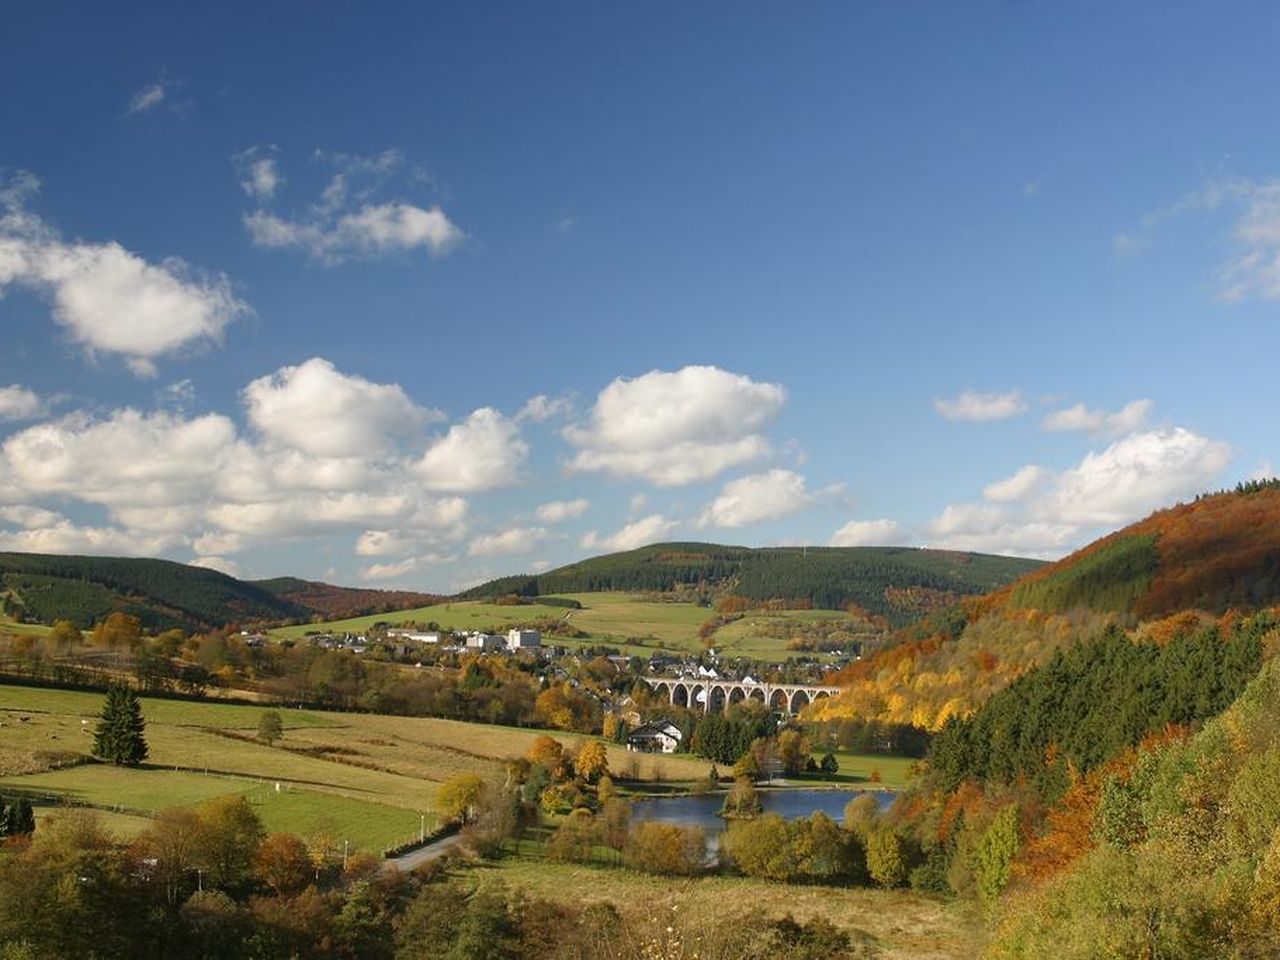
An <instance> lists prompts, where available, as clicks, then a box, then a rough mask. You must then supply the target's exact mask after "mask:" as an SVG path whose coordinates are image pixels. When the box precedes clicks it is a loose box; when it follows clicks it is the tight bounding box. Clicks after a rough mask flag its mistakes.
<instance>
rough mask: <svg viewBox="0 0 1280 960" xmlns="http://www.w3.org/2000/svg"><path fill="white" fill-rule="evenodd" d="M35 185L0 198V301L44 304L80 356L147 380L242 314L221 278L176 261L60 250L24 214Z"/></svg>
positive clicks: (109, 245)
mask: <svg viewBox="0 0 1280 960" xmlns="http://www.w3.org/2000/svg"><path fill="white" fill-rule="evenodd" d="M38 186H39V182H38V181H37V180H36V179H35V178H34V177H32V176H30V175H29V174H22V175H19V176H18V177H17V178H15V180H14V181H13V182H11V183H10V185H9V186H7V187H5V188H4V189H2V190H0V293H3V290H4V287H5V286H7V285H9V284H15V285H18V286H22V287H25V288H27V289H30V290H33V291H35V292H37V293H39V294H41V295H43V296H45V297H47V298H48V299H49V301H50V302H51V304H52V307H53V318H54V320H56V321H57V323H58V324H59V325H61V326H62V328H63V330H64V331H65V332H66V334H67V336H68V337H69V338H70V340H71V341H72V342H73V343H75V344H76V345H78V346H80V347H82V348H83V349H84V350H85V351H86V352H87V353H88V354H90V355H91V356H92V355H96V354H99V353H104V354H116V355H118V356H120V357H122V358H123V359H124V360H125V362H126V363H127V364H128V365H129V367H130V369H132V370H133V371H134V372H135V373H136V374H138V375H140V376H153V375H154V374H155V372H156V362H157V360H158V359H159V358H160V357H162V356H166V355H170V354H174V353H178V352H180V351H183V350H189V349H192V348H195V347H198V346H201V345H205V344H209V343H215V342H218V341H219V340H220V339H221V337H222V334H223V331H224V330H225V328H226V327H227V325H228V324H230V323H231V322H232V321H233V320H235V319H236V318H237V317H239V316H241V315H242V314H244V313H246V312H247V311H248V307H247V306H246V305H245V304H244V303H243V302H241V301H240V300H239V299H238V298H237V297H236V296H235V294H234V293H233V292H232V289H231V282H230V281H229V280H228V279H227V277H226V276H225V275H222V274H203V273H200V272H198V271H195V270H193V269H192V268H191V267H189V266H188V265H187V264H186V263H184V262H183V261H182V260H179V259H177V258H170V259H167V260H164V261H162V262H160V263H149V262H148V261H146V260H144V259H143V258H142V257H140V256H138V255H137V254H135V253H131V252H130V251H128V250H126V249H125V248H124V247H122V246H121V245H120V244H118V243H115V242H112V241H107V242H103V243H89V242H83V241H74V242H67V241H64V240H62V239H60V238H59V237H58V235H57V234H56V233H55V232H54V231H53V230H52V229H51V228H50V227H49V226H48V225H47V224H45V223H44V221H42V220H41V219H40V218H39V217H37V216H35V215H34V214H31V213H29V212H28V211H27V209H26V206H25V204H26V201H27V200H29V199H30V198H31V197H32V196H33V195H34V194H35V192H36V191H37V189H38Z"/></svg>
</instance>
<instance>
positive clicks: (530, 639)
mask: <svg viewBox="0 0 1280 960" xmlns="http://www.w3.org/2000/svg"><path fill="white" fill-rule="evenodd" d="M540 646H542V634H540V633H539V632H538V631H537V630H517V629H514V628H513V629H511V630H508V631H507V649H508V650H510V651H511V652H512V653H516V652H518V651H520V650H536V649H537V648H538V647H540Z"/></svg>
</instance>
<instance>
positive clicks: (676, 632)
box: [271, 591, 863, 661]
mask: <svg viewBox="0 0 1280 960" xmlns="http://www.w3.org/2000/svg"><path fill="white" fill-rule="evenodd" d="M558 596H560V597H563V598H566V599H572V600H576V601H578V602H579V603H580V604H582V609H580V610H572V609H567V608H565V607H558V606H551V605H548V604H540V603H530V604H524V605H520V606H508V605H503V604H496V603H485V602H483V601H478V600H466V601H460V602H456V603H441V604H436V605H435V606H430V607H417V608H415V609H412V610H400V611H398V612H395V613H382V614H376V615H373V616H367V617H355V618H353V619H350V620H333V621H330V622H328V623H312V624H300V625H298V626H292V627H280V628H278V629H276V630H273V631H271V634H272V636H274V637H277V638H278V639H295V640H296V639H300V638H302V637H305V636H306V635H307V633H309V632H325V633H357V634H358V633H362V632H364V631H367V630H369V629H370V628H372V627H373V625H374V624H376V623H389V624H402V623H417V624H421V625H426V624H428V623H434V624H436V625H437V626H439V627H440V628H441V629H444V630H459V631H461V630H488V631H498V632H501V631H505V630H507V629H509V628H510V627H513V626H518V625H521V624H529V623H534V622H538V621H546V620H564V621H565V622H567V623H568V624H569V625H571V626H573V627H575V628H576V629H578V630H580V631H582V632H583V633H585V634H587V636H586V637H584V638H576V639H570V638H566V637H547V638H545V640H544V642H546V643H550V644H558V645H560V646H565V647H570V648H572V647H575V646H585V645H595V644H607V645H609V646H613V647H618V648H619V649H620V650H621V651H622V652H623V653H624V654H627V655H630V656H640V657H647V656H649V655H650V654H653V653H663V652H665V653H673V654H684V653H698V652H700V651H701V650H702V641H701V639H700V638H699V636H698V628H699V627H701V626H702V624H703V623H705V622H706V621H707V620H710V619H712V618H713V617H715V615H716V614H715V610H713V609H712V608H710V607H700V606H698V605H697V604H694V603H669V602H665V601H662V600H651V599H649V598H647V597H644V596H642V595H634V594H630V593H625V592H616V591H615V592H606V593H566V594H559V595H558ZM819 620H838V621H847V622H848V624H849V629H850V631H851V632H855V631H857V630H859V629H861V628H862V626H863V625H862V624H861V622H860V621H858V620H856V619H855V618H853V617H851V616H850V615H849V614H848V613H846V612H844V611H842V610H779V611H753V612H751V613H749V614H747V615H746V616H744V617H743V618H742V619H740V620H736V621H734V622H733V623H730V624H727V625H726V626H723V627H721V628H720V629H719V630H717V631H716V633H715V635H714V645H715V647H716V649H718V650H720V651H722V652H723V653H724V654H725V655H727V656H730V657H747V658H750V659H752V660H765V661H783V660H786V659H787V658H788V657H792V656H796V655H797V654H796V652H795V651H790V650H788V649H787V641H788V639H790V635H791V633H790V631H789V630H788V629H787V628H788V626H789V625H795V626H796V627H797V632H798V629H799V628H800V627H802V626H803V625H805V624H811V623H813V622H815V621H819Z"/></svg>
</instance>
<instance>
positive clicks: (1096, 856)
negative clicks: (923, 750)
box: [846, 611, 1280, 957]
mask: <svg viewBox="0 0 1280 960" xmlns="http://www.w3.org/2000/svg"><path fill="white" fill-rule="evenodd" d="M1277 648H1280V618H1277V616H1276V615H1275V614H1274V613H1272V612H1266V611H1264V612H1262V613H1259V614H1257V615H1254V616H1251V617H1239V616H1232V617H1226V618H1222V619H1220V620H1218V621H1210V622H1209V623H1207V624H1206V623H1205V622H1204V621H1203V619H1202V618H1200V617H1195V616H1190V617H1184V618H1182V619H1181V620H1180V621H1179V625H1178V628H1177V629H1170V630H1168V631H1163V630H1156V631H1145V632H1143V633H1142V634H1140V635H1137V636H1131V635H1126V634H1125V633H1123V632H1122V631H1120V630H1118V629H1114V628H1113V629H1106V630H1103V631H1102V632H1101V633H1100V634H1098V635H1097V636H1095V637H1094V638H1093V639H1091V640H1089V641H1087V642H1084V643H1081V644H1078V645H1076V646H1073V647H1071V648H1069V649H1066V650H1063V651H1059V652H1057V653H1055V654H1054V656H1053V657H1052V658H1051V659H1050V660H1049V662H1048V663H1046V664H1045V665H1044V666H1041V667H1038V668H1035V669H1032V670H1031V671H1029V672H1028V673H1026V674H1025V675H1024V676H1023V677H1022V678H1020V679H1019V680H1017V681H1015V682H1014V683H1012V684H1011V685H1009V686H1008V687H1007V688H1006V689H1005V690H1003V691H1002V692H1000V693H997V694H995V695H994V696H992V697H991V698H990V699H989V700H988V701H987V702H986V704H985V705H984V706H983V707H981V708H980V709H979V710H978V711H977V712H976V713H975V714H973V716H971V717H969V718H966V719H958V718H953V719H952V720H950V721H949V722H948V723H947V725H946V726H945V727H944V728H943V730H942V731H941V732H940V733H939V734H938V735H937V736H935V737H934V739H933V741H932V744H931V747H930V751H929V755H928V761H927V765H926V767H925V773H924V775H923V776H922V777H920V778H919V779H917V780H916V781H915V782H914V783H913V784H912V785H911V786H910V787H909V788H908V789H907V790H906V791H904V792H903V793H902V794H901V795H900V796H899V798H898V799H897V801H896V802H895V804H894V806H893V807H892V808H891V810H890V811H888V812H887V813H886V814H884V815H883V817H881V819H880V828H881V829H880V839H878V840H876V841H875V842H876V843H878V844H884V845H886V846H887V847H891V848H893V850H892V851H891V852H892V853H894V855H895V856H896V857H897V858H898V859H900V861H901V863H900V868H899V869H898V871H897V874H896V882H897V883H898V884H901V885H909V886H911V887H912V888H914V889H917V890H919V891H921V892H927V893H932V894H938V895H942V896H947V897H951V896H956V897H961V898H966V899H973V900H975V901H977V902H978V903H979V904H980V905H981V906H982V907H983V909H984V910H985V911H987V912H988V913H989V914H990V915H992V916H993V917H997V918H1003V919H1002V920H1001V921H1000V922H1001V923H1002V924H1004V925H1006V926H1007V927H1008V928H1009V929H1016V930H1017V938H1016V939H1017V942H1019V943H1022V944H1035V945H1036V947H1035V949H1030V948H1028V949H1027V951H1026V952H1019V951H1017V950H1012V949H1009V950H1004V949H1000V950H994V955H997V956H1001V957H1005V956H1009V957H1013V956H1027V957H1031V956H1043V955H1045V954H1046V953H1047V952H1049V951H1051V950H1052V951H1053V952H1054V953H1055V955H1063V956H1080V957H1084V956H1097V955H1099V952H1091V951H1094V950H1095V947H1096V943H1097V942H1101V941H1098V940H1096V939H1095V940H1090V939H1089V937H1095V938H1096V937H1100V936H1101V935H1102V931H1103V928H1104V927H1105V926H1106V923H1107V921H1104V920H1103V919H1101V918H1102V917H1110V918H1112V919H1114V920H1116V922H1118V923H1120V925H1121V927H1123V930H1124V933H1123V935H1122V936H1120V937H1119V939H1117V938H1116V937H1112V936H1110V935H1108V936H1107V937H1103V938H1102V939H1103V940H1104V941H1106V942H1117V943H1118V942H1124V943H1125V944H1127V946H1126V947H1125V948H1123V949H1121V948H1118V947H1117V948H1115V949H1112V950H1105V951H1101V953H1103V954H1105V955H1113V956H1241V957H1244V956H1254V955H1255V954H1253V953H1247V952H1245V953H1237V952H1230V951H1227V950H1226V948H1225V947H1223V946H1222V944H1227V943H1229V942H1230V941H1229V940H1223V941H1222V944H1220V945H1219V948H1216V949H1215V948H1210V947H1209V945H1208V944H1209V941H1208V940H1207V939H1203V937H1205V936H1207V934H1205V931H1204V930H1200V929H1197V932H1196V934H1195V937H1193V938H1192V941H1189V942H1195V943H1197V944H1198V945H1199V946H1198V947H1197V948H1196V949H1189V948H1188V949H1183V948H1175V947H1174V946H1172V944H1173V943H1174V941H1173V940H1170V939H1168V938H1165V937H1164V936H1163V935H1160V936H1148V934H1150V933H1151V931H1150V930H1146V927H1147V926H1149V924H1150V923H1152V922H1156V921H1155V918H1157V917H1158V918H1159V923H1161V924H1162V923H1164V922H1166V919H1167V920H1168V922H1170V923H1173V924H1174V926H1175V927H1177V928H1178V929H1179V930H1180V931H1181V933H1179V934H1178V935H1179V936H1183V935H1186V934H1187V932H1188V925H1190V926H1193V927H1194V926H1195V924H1194V923H1193V921H1192V920H1190V919H1189V918H1188V917H1187V916H1185V915H1182V916H1178V917H1176V918H1174V917H1172V915H1170V916H1169V917H1168V918H1166V917H1164V915H1163V914H1160V913H1159V912H1157V913H1152V914H1148V915H1147V917H1148V919H1147V920H1145V921H1142V922H1139V921H1138V920H1137V919H1136V917H1134V916H1130V915H1129V914H1128V913H1127V911H1128V910H1130V909H1134V910H1135V911H1136V910H1137V907H1136V905H1138V904H1148V905H1149V904H1152V903H1156V902H1161V903H1163V904H1164V905H1165V906H1163V907H1160V909H1161V910H1163V909H1169V910H1171V911H1176V910H1183V909H1189V903H1190V900H1189V898H1187V897H1184V896H1182V895H1181V894H1178V895H1176V896H1174V895H1173V894H1172V893H1169V894H1168V895H1167V896H1166V893H1165V892H1159V893H1158V892H1157V890H1156V888H1155V887H1153V886H1152V879H1151V878H1152V877H1155V876H1161V877H1164V878H1165V879H1163V880H1161V881H1160V884H1159V885H1165V884H1167V885H1168V886H1169V887H1170V888H1172V887H1177V886H1179V882H1178V880H1177V879H1176V878H1177V877H1179V876H1185V877H1187V878H1191V877H1193V876H1194V877H1197V878H1198V877H1203V876H1207V875H1208V874H1204V873H1196V872H1195V871H1196V870H1207V871H1208V872H1209V874H1212V873H1213V872H1214V871H1215V870H1218V869H1219V868H1220V867H1222V866H1223V865H1225V864H1227V863H1231V864H1233V866H1232V869H1236V870H1239V871H1243V872H1241V873H1238V874H1236V876H1237V879H1239V880H1240V881H1241V882H1242V883H1243V882H1244V879H1245V878H1246V876H1247V877H1252V878H1253V879H1252V880H1250V881H1249V883H1247V884H1245V886H1246V887H1247V888H1248V889H1250V890H1252V889H1255V887H1256V883H1257V882H1260V881H1259V880H1258V877H1259V876H1260V874H1259V873H1258V871H1259V870H1262V863H1263V861H1262V859H1260V858H1261V857H1262V856H1263V853H1264V852H1265V850H1266V845H1267V844H1268V843H1269V842H1271V840H1272V836H1273V834H1274V833H1275V832H1276V829H1277V828H1278V827H1280V802H1277V801H1275V800H1273V799H1272V795H1273V794H1274V790H1269V789H1266V788H1263V787H1262V784H1263V783H1264V781H1265V778H1266V777H1267V776H1270V775H1271V774H1270V773H1267V772H1265V771H1269V770H1271V767H1269V766H1268V764H1269V763H1272V762H1274V758H1275V757H1277V756H1280V748H1277V747H1274V746H1272V744H1274V743H1276V740H1275V737H1276V733H1275V728H1272V727H1265V723H1264V720H1263V718H1264V717H1268V718H1272V717H1274V716H1275V715H1276V713H1277V711H1280V706H1277V704H1280V699H1276V700H1274V701H1266V700H1265V697H1264V696H1263V694H1262V693H1261V692H1259V691H1260V689H1261V690H1263V691H1268V692H1269V691H1271V690H1274V689H1275V687H1276V683H1277V680H1276V676H1275V675H1276V668H1277V665H1276V663H1275V662H1274V661H1272V662H1269V663H1268V664H1267V666H1266V667H1265V668H1263V667H1262V664H1263V660H1264V657H1265V656H1269V655H1270V653H1272V652H1274V651H1275V650H1276V649H1277ZM1260 669H1261V670H1262V673H1261V674H1259V670H1260ZM1245 704H1252V707H1251V708H1250V709H1246V707H1245V706H1244V705H1245ZM1224 711H1225V713H1224ZM1267 711H1270V712H1269V713H1268V712H1267ZM1219 714H1221V717H1220V718H1219V719H1217V720H1214V719H1213V718H1214V717H1215V716H1218V715H1219ZM1243 717H1248V718H1249V722H1248V723H1246V722H1245V721H1244V720H1243V719H1242V718H1243ZM1264 727H1265V729H1264ZM1196 744H1201V745H1205V744H1209V745H1211V746H1203V747H1197V746H1194V745H1196ZM1268 750H1271V751H1272V752H1270V753H1268V752H1267V751H1268ZM1206 751H1207V752H1206ZM1175 758H1176V759H1175ZM1276 772H1277V773H1280V767H1277V768H1276ZM1273 783H1274V781H1273ZM1197 791H1198V792H1197ZM847 826H848V824H846V827H847ZM1179 831H1189V833H1186V834H1184V833H1180V832H1179ZM1223 831H1225V832H1226V833H1225V836H1227V837H1228V838H1229V839H1230V843H1227V842H1226V841H1222V842H1223V843H1226V846H1225V847H1224V848H1223V849H1221V850H1219V849H1217V848H1214V847H1213V844H1214V843H1218V842H1219V839H1215V838H1221V837H1223V836H1224V834H1223ZM870 836H871V835H869V839H868V847H867V852H868V858H869V859H870V857H871V842H872V841H871V839H870ZM1170 844H1171V845H1172V846H1169V845H1170ZM1183 844H1189V845H1190V848H1191V849H1192V850H1193V851H1195V853H1196V856H1199V857H1200V858H1201V859H1199V860H1196V859H1195V857H1193V856H1192V855H1191V853H1187V854H1186V856H1187V859H1186V860H1185V861H1180V862H1181V863H1182V867H1181V870H1182V871H1184V872H1181V873H1180V872H1179V871H1178V870H1177V869H1175V868H1174V866H1173V864H1174V862H1178V861H1176V860H1171V861H1170V862H1169V863H1165V862H1164V861H1163V858H1164V857H1165V855H1166V853H1167V852H1168V851H1169V850H1175V849H1180V848H1181V845H1183ZM1227 851H1231V855H1230V856H1228V853H1227ZM1143 856H1145V858H1146V859H1145V860H1142V857H1143ZM1179 856H1181V854H1179ZM1232 856H1235V857H1236V859H1234V860H1232V859H1231V857H1232ZM1139 861H1141V863H1140V862H1139ZM1246 863H1247V864H1248V866H1247V867H1246V866H1245V864H1246ZM1277 863H1280V860H1277ZM1209 864H1213V866H1212V868H1210V866H1208V865H1209ZM1104 865H1105V866H1104ZM1193 865H1194V869H1193ZM1091 870H1097V871H1101V872H1100V873H1092V874H1089V876H1090V877H1092V880H1091V881H1086V880H1085V879H1083V877H1084V876H1085V874H1087V873H1088V872H1089V871H1091ZM1144 870H1145V871H1149V872H1148V873H1145V874H1144V873H1143V871H1144ZM1103 874H1105V876H1106V879H1105V882H1103V881H1102V880H1100V879H1099V878H1100V877H1102V876H1103ZM1069 878H1075V879H1074V880H1073V879H1069ZM1094 881H1096V882H1097V884H1098V885H1096V886H1095V887H1093V888H1092V889H1091V888H1090V887H1089V886H1088V883H1089V882H1094ZM1221 882H1222V883H1223V884H1227V886H1228V888H1230V889H1232V890H1234V889H1235V888H1232V887H1230V884H1229V883H1228V881H1227V879H1226V878H1221ZM1073 884H1074V885H1073ZM1192 886H1195V884H1192ZM1203 886H1204V885H1200V888H1201V889H1200V892H1201V893H1202V894H1205V896H1206V898H1207V899H1212V898H1211V897H1209V896H1208V894H1207V893H1206V892H1205V889H1203ZM1102 889H1105V890H1107V891H1108V892H1107V895H1106V897H1105V898H1099V897H1097V896H1095V892H1096V891H1098V890H1102ZM1183 889H1185V886H1184V887H1183ZM1277 889H1280V886H1277ZM1050 891H1055V892H1053V893H1051V892H1050ZM1064 891H1066V892H1068V893H1069V894H1070V896H1071V898H1072V904H1071V906H1070V909H1069V910H1064V909H1062V908H1061V906H1060V905H1059V904H1057V903H1055V901H1054V900H1053V897H1054V896H1056V895H1058V894H1062V893H1063V892H1064ZM1237 892H1238V893H1239V895H1240V896H1241V897H1244V898H1245V899H1248V896H1251V895H1252V894H1248V893H1247V892H1244V893H1240V892H1239V891H1237ZM1213 896H1216V897H1217V898H1218V902H1219V903H1221V902H1223V898H1224V897H1228V895H1227V893H1226V892H1225V891H1224V890H1223V889H1217V888H1215V889H1214V891H1213ZM1228 899H1229V897H1228ZM1175 902H1176V904H1178V906H1176V907H1175V906H1174V904H1175ZM1276 902H1278V903H1280V900H1277V901H1276ZM1028 903H1030V904H1033V905H1034V910H1035V911H1036V912H1035V914H1034V916H1035V919H1034V921H1032V920H1031V919H1029V918H1028V916H1027V915H1025V914H1024V913H1020V911H1024V910H1025V908H1026V905H1027V904H1028ZM1121 904H1126V905H1127V906H1121ZM1249 909H1250V910H1253V911H1255V915H1256V911H1257V910H1258V909H1262V908H1261V907H1256V906H1250V907H1249ZM1113 911H1114V912H1113ZM1192 913H1194V914H1196V915H1198V916H1200V917H1202V918H1203V917H1206V916H1210V915H1212V917H1213V918H1214V919H1213V921H1212V923H1211V924H1210V926H1211V927H1213V928H1214V929H1216V930H1217V931H1218V932H1217V934H1215V935H1222V932H1223V930H1224V926H1223V925H1224V924H1226V923H1227V920H1226V918H1225V915H1224V914H1221V913H1220V912H1219V911H1218V908H1216V907H1210V906H1209V905H1208V903H1207V902H1206V904H1203V905H1201V906H1199V907H1197V908H1196V910H1194V911H1192ZM1067 915H1070V916H1071V917H1074V918H1075V919H1073V920H1071V921H1069V922H1068V921H1067V920H1066V919H1064V917H1065V916H1067ZM1275 916H1276V917H1278V918H1280V913H1277V914H1276V915H1275ZM1083 918H1089V919H1088V924H1092V925H1091V926H1088V930H1089V934H1088V936H1082V937H1081V938H1080V940H1079V941H1078V944H1077V947H1078V949H1077V951H1076V952H1074V953H1073V952H1071V951H1070V950H1068V951H1066V952H1065V953H1064V952H1063V951H1062V950H1060V949H1058V948H1059V947H1060V946H1061V944H1062V943H1063V942H1066V941H1061V940H1059V939H1058V938H1059V937H1061V936H1063V934H1064V931H1067V928H1068V927H1070V926H1071V924H1073V923H1075V922H1076V920H1079V922H1080V923H1081V924H1085V920H1084V919H1083ZM1258 922H1261V921H1258ZM1037 924H1040V925H1041V926H1037ZM1215 925H1216V926H1215ZM1080 929H1081V930H1083V929H1084V926H1081V928H1080ZM1144 931H1145V932H1144ZM1250 936H1253V934H1250ZM1126 938H1127V939H1126ZM1197 938H1199V939H1197ZM997 939H998V940H999V938H997ZM1001 942H1003V941H1001ZM1073 942H1074V941H1073ZM1278 942H1280V941H1278ZM1256 955H1258V956H1263V955H1269V954H1266V953H1261V954H1256Z"/></svg>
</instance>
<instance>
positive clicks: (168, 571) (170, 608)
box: [0, 553, 435, 630]
mask: <svg viewBox="0 0 1280 960" xmlns="http://www.w3.org/2000/svg"><path fill="white" fill-rule="evenodd" d="M0 596H2V597H3V602H4V611H5V614H6V615H7V616H9V617H12V618H13V619H16V620H24V621H28V622H34V623H45V624H50V623H53V622H54V621H55V620H70V621H72V622H73V623H75V624H76V625H77V626H80V627H85V628H87V627H90V626H92V625H93V624H94V623H95V622H97V621H98V620H101V619H102V618H104V617H106V616H107V615H108V614H110V613H113V612H115V611H120V612H122V613H127V614H130V615H132V616H136V617H138V618H139V619H140V620H141V621H142V624H143V626H144V627H147V628H148V629H168V628H170V627H178V628H180V629H183V630H206V629H209V628H213V627H222V626H226V625H228V624H233V623H243V624H248V623H255V622H261V621H277V622H278V621H282V620H309V619H311V618H312V617H313V616H316V615H319V616H321V617H324V618H329V617H332V616H335V615H338V616H350V615H354V614H358V613H372V612H381V611H383V610H395V609H403V608H404V607H412V606H422V605H424V604H426V603H432V602H434V601H435V598H434V597H430V596H427V595H425V594H416V593H400V592H398V591H381V590H349V589H347V588H345V587H331V586H329V585H327V584H317V583H311V582H308V581H304V580H294V579H291V578H286V579H282V580H268V581H262V582H260V583H252V582H246V581H243V580H237V579H235V578H234V577H229V576H227V575H226V574H224V573H219V572H218V571H216V570H207V569H205V568H203V567H192V566H187V565H186V564H182V563H174V562H172V561H170V560H149V559H135V558H130V557H74V556H53V555H45V554H35V553H0Z"/></svg>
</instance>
